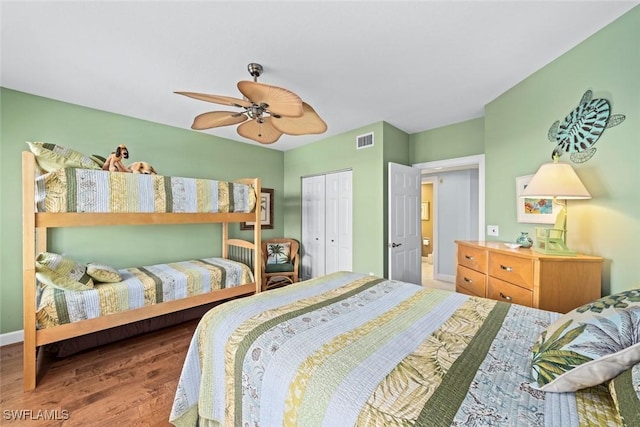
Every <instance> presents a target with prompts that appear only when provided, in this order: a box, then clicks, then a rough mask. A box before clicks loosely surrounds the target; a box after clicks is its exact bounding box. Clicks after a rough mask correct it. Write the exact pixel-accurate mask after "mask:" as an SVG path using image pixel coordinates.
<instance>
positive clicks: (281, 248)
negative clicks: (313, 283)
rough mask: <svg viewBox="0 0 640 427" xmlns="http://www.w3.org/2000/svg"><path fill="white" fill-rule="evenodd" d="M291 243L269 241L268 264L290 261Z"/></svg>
mask: <svg viewBox="0 0 640 427" xmlns="http://www.w3.org/2000/svg"><path fill="white" fill-rule="evenodd" d="M290 252H291V243H267V264H286V263H288V262H289V253H290Z"/></svg>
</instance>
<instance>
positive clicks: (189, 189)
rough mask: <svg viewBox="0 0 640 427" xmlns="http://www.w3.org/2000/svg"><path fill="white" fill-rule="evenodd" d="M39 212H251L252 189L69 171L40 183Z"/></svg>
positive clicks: (48, 176)
mask: <svg viewBox="0 0 640 427" xmlns="http://www.w3.org/2000/svg"><path fill="white" fill-rule="evenodd" d="M36 204H37V210H38V212H94V213H95V212H107V213H109V212H110V213H130V212H147V213H149V212H158V213H164V212H184V213H196V212H202V213H228V212H251V211H253V209H254V207H255V204H256V194H255V191H254V190H253V187H252V186H249V185H245V184H239V183H231V182H224V181H215V180H206V179H196V178H180V177H168V176H161V175H144V174H134V173H121V172H108V171H102V170H94V169H77V168H65V169H58V170H55V171H52V172H49V173H47V174H44V175H40V176H38V177H37V178H36Z"/></svg>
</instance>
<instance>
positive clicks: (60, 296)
mask: <svg viewBox="0 0 640 427" xmlns="http://www.w3.org/2000/svg"><path fill="white" fill-rule="evenodd" d="M64 294H65V292H64V291H63V290H61V289H54V290H53V299H54V301H55V302H56V313H57V314H58V321H59V322H60V324H64V323H71V319H69V311H68V310H67V299H66V298H65V297H64Z"/></svg>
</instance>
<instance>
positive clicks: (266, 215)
mask: <svg viewBox="0 0 640 427" xmlns="http://www.w3.org/2000/svg"><path fill="white" fill-rule="evenodd" d="M273 202H274V199H273V188H262V191H261V194H260V209H261V212H260V225H261V227H262V229H263V230H264V229H272V228H273ZM254 226H255V222H249V221H247V222H241V223H240V230H253V227H254Z"/></svg>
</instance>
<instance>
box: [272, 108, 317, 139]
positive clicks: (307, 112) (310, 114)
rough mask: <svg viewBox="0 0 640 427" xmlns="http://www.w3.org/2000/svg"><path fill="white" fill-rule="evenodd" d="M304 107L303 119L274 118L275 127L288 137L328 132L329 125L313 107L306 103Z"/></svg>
mask: <svg viewBox="0 0 640 427" xmlns="http://www.w3.org/2000/svg"><path fill="white" fill-rule="evenodd" d="M302 106H303V108H304V115H303V116H302V117H280V118H276V117H273V121H272V123H273V127H275V128H276V129H278V130H279V131H280V132H282V133H286V134H287V135H308V134H312V133H313V134H316V133H324V132H326V131H327V124H326V123H325V122H324V120H322V119H321V118H320V116H319V115H318V113H316V111H315V110H314V109H313V107H311V105H309V104H307V103H306V102H303V103H302Z"/></svg>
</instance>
